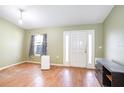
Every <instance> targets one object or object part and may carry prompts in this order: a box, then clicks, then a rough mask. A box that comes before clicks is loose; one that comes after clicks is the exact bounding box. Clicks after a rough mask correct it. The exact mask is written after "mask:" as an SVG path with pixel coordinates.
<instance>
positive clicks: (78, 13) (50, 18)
mask: <svg viewBox="0 0 124 93" xmlns="http://www.w3.org/2000/svg"><path fill="white" fill-rule="evenodd" d="M112 7H113V6H112V5H51V6H50V5H32V6H8V5H0V16H1V17H3V18H5V19H7V20H9V21H11V22H12V23H14V24H16V25H18V26H20V27H22V28H24V29H33V28H40V27H55V26H69V25H81V24H96V23H102V22H103V21H104V20H105V18H106V17H107V15H108V14H109V13H110V11H111V9H112ZM19 8H22V9H24V13H23V24H22V25H20V24H18V19H19V10H18V9H19Z"/></svg>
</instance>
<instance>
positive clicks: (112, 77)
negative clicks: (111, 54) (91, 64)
mask: <svg viewBox="0 0 124 93" xmlns="http://www.w3.org/2000/svg"><path fill="white" fill-rule="evenodd" d="M95 67H96V74H95V75H96V77H97V79H98V81H99V82H100V84H101V85H102V86H112V87H124V66H123V65H121V64H118V63H115V62H110V61H107V60H97V61H96V65H95Z"/></svg>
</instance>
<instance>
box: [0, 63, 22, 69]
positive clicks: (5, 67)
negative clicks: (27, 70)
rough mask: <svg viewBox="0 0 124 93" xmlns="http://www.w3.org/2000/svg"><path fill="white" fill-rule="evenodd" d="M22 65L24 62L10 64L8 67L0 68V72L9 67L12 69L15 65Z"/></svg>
mask: <svg viewBox="0 0 124 93" xmlns="http://www.w3.org/2000/svg"><path fill="white" fill-rule="evenodd" d="M22 63H24V62H19V63H15V64H11V65H8V66H4V67H1V68H0V70H3V69H6V68H9V67H12V66H15V65H19V64H22Z"/></svg>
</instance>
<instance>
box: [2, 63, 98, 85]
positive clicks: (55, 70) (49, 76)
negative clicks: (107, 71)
mask: <svg viewBox="0 0 124 93" xmlns="http://www.w3.org/2000/svg"><path fill="white" fill-rule="evenodd" d="M0 87H100V84H99V82H98V81H97V79H96V77H95V71H94V70H89V69H85V68H74V67H60V66H51V69H50V70H41V69H40V65H39V64H33V63H23V64H19V65H16V66H13V67H10V68H7V69H4V70H1V71H0Z"/></svg>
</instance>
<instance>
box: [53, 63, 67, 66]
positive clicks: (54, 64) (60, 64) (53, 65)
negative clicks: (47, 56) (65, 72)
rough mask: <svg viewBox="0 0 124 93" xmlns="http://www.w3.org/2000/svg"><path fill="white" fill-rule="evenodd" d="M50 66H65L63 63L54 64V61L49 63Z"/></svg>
mask: <svg viewBox="0 0 124 93" xmlns="http://www.w3.org/2000/svg"><path fill="white" fill-rule="evenodd" d="M51 65H52V66H65V65H63V64H54V63H51Z"/></svg>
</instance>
